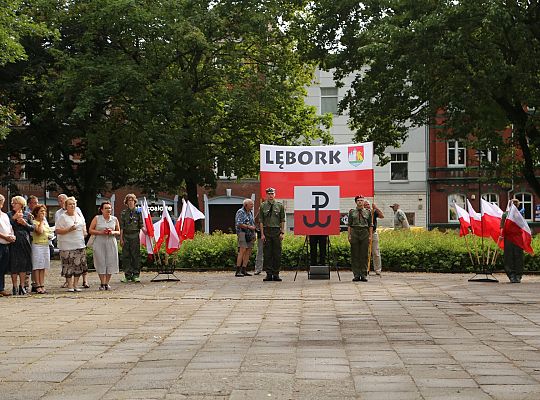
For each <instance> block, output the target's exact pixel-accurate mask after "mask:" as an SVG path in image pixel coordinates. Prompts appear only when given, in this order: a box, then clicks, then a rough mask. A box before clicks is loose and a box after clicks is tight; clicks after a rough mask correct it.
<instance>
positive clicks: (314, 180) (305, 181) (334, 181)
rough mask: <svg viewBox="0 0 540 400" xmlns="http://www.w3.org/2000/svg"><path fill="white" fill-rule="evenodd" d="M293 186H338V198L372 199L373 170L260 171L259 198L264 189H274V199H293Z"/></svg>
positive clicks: (263, 195)
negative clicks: (361, 197) (364, 197)
mask: <svg viewBox="0 0 540 400" xmlns="http://www.w3.org/2000/svg"><path fill="white" fill-rule="evenodd" d="M295 186H339V187H340V189H339V196H340V197H355V196H358V195H362V196H366V197H373V170H372V169H368V170H362V171H332V172H267V171H261V196H262V197H263V198H264V197H265V196H266V194H265V189H266V188H268V187H273V188H274V189H276V198H278V199H294V187H295Z"/></svg>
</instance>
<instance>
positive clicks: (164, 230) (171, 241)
mask: <svg viewBox="0 0 540 400" xmlns="http://www.w3.org/2000/svg"><path fill="white" fill-rule="evenodd" d="M165 239H166V240H167V241H166V242H165ZM163 242H165V251H166V252H167V254H172V253H174V252H175V251H176V250H178V248H179V247H180V240H179V238H178V234H177V232H176V230H175V228H174V224H173V222H172V219H171V217H170V215H169V211H168V210H167V205H166V204H165V202H163V213H162V214H161V226H160V232H159V239H158V240H157V243H156V247H154V253H157V252H158V251H159V249H160V247H161V246H162V244H163Z"/></svg>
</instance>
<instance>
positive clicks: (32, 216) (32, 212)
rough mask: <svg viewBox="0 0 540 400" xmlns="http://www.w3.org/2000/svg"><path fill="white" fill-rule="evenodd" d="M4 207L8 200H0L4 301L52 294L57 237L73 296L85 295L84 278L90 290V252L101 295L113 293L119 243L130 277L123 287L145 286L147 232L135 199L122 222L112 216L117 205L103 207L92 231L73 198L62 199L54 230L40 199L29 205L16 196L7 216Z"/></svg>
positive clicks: (129, 197)
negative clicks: (143, 239)
mask: <svg viewBox="0 0 540 400" xmlns="http://www.w3.org/2000/svg"><path fill="white" fill-rule="evenodd" d="M4 202H5V198H4V196H2V195H0V297H3V296H10V295H26V294H27V293H28V292H36V293H46V292H47V291H46V289H45V273H46V271H47V270H48V269H49V268H50V255H51V251H50V241H51V240H52V239H53V237H54V234H56V237H57V245H58V249H59V251H60V260H61V265H62V272H61V274H62V276H63V277H65V282H64V284H63V285H62V287H63V288H67V290H68V292H80V291H81V288H80V287H79V280H80V279H81V277H82V287H83V288H89V287H90V285H89V283H88V279H87V275H88V264H87V257H86V248H87V246H88V247H92V248H93V260H94V267H95V269H96V272H97V273H98V276H99V279H100V287H99V290H111V286H110V280H111V277H112V275H113V274H116V273H118V272H119V260H118V244H117V238H120V243H121V245H122V246H123V252H122V256H123V264H124V272H125V277H124V278H123V279H122V281H123V282H140V278H139V275H140V250H139V230H140V229H144V227H143V220H142V215H141V212H140V210H138V209H137V208H136V204H137V197H136V196H135V195H134V194H128V195H127V196H126V198H125V200H124V203H125V205H126V209H124V210H123V211H122V214H121V216H120V219H118V218H116V217H115V216H113V215H112V204H111V203H110V202H109V201H103V202H102V203H101V205H100V206H99V209H98V214H97V215H96V216H95V217H94V218H93V219H92V222H91V223H90V226H89V228H88V230H87V226H86V220H85V218H84V216H83V213H82V211H81V209H80V208H79V207H77V200H76V199H75V198H74V197H68V196H67V195H65V194H60V195H59V196H58V205H59V206H60V208H59V209H58V211H57V212H56V213H55V216H54V227H51V226H49V223H48V221H47V207H46V206H45V205H43V204H38V199H37V197H35V196H30V197H29V198H28V203H27V201H26V200H25V198H24V197H22V196H14V197H13V198H12V199H11V210H10V211H9V212H7V213H4V212H3V211H2V208H3V206H4ZM89 234H90V237H89ZM88 237H89V238H90V240H88V243H87V242H86V240H87V239H88ZM6 274H10V275H11V280H12V286H13V287H12V291H11V292H9V291H7V290H6V288H5V275H6ZM30 282H31V287H30Z"/></svg>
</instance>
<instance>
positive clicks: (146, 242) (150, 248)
mask: <svg viewBox="0 0 540 400" xmlns="http://www.w3.org/2000/svg"><path fill="white" fill-rule="evenodd" d="M152 230H153V231H154V236H153V238H154V240H155V241H156V243H157V241H158V240H159V236H160V233H161V220H159V221H157V222H156V223H155V224H153V225H152ZM156 234H157V237H156ZM139 240H140V243H141V246H145V247H146V252H147V253H148V254H154V245H153V244H152V239H151V238H150V235H147V234H145V233H144V232H143V230H142V229H141V230H140V232H139ZM162 243H163V242H162ZM160 247H161V245H160Z"/></svg>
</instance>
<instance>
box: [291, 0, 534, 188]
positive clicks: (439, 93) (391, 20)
mask: <svg viewBox="0 0 540 400" xmlns="http://www.w3.org/2000/svg"><path fill="white" fill-rule="evenodd" d="M296 26H297V27H299V29H303V31H302V33H301V35H303V37H304V38H305V40H304V41H303V42H302V43H301V46H300V48H301V49H302V50H303V52H304V54H306V55H307V58H309V59H316V60H319V62H320V63H321V65H322V66H323V67H326V68H336V76H337V77H338V79H342V78H344V77H346V76H347V75H349V74H353V75H355V79H354V81H353V83H352V86H351V90H350V91H349V92H348V93H347V95H346V96H345V98H344V99H343V101H342V102H341V105H340V108H341V109H342V110H347V111H348V113H349V115H350V118H351V126H352V127H353V128H354V129H355V130H356V131H357V133H356V139H357V140H358V141H367V140H373V141H374V142H375V149H376V152H377V154H379V155H380V156H384V151H385V148H386V147H387V146H399V144H400V143H402V142H403V140H404V139H405V138H406V135H407V132H408V130H409V127H410V125H411V124H412V125H416V126H422V125H425V124H426V123H428V122H429V123H431V124H433V125H437V127H438V128H439V129H440V133H441V136H443V137H445V138H459V139H461V140H464V141H466V142H467V144H468V145H469V146H470V147H472V148H477V149H482V150H489V149H491V148H498V149H499V155H500V157H499V165H504V166H507V167H508V170H503V169H501V170H500V171H499V173H500V176H501V177H502V178H506V179H508V176H509V175H510V176H514V177H515V178H519V177H520V176H519V173H518V172H517V169H516V170H515V171H514V170H513V168H515V167H519V168H521V171H522V173H523V177H524V178H525V179H526V180H527V181H528V182H529V183H530V184H531V186H532V187H533V188H534V190H535V192H536V193H537V194H538V195H540V183H539V182H538V179H537V177H536V176H535V173H534V171H535V167H537V166H538V165H539V162H540V131H539V129H538V128H539V123H540V113H538V111H534V110H532V111H531V110H527V108H526V107H524V106H531V107H535V110H537V109H538V106H539V105H540V75H539V74H538V71H539V70H540V29H539V27H540V12H539V5H538V2H536V1H534V2H508V1H505V0H468V1H433V0H397V1H384V0H368V1H349V0H321V1H317V2H312V4H311V6H310V8H309V10H306V12H305V13H303V14H300V15H299V20H298V24H297V25H296ZM441 112H443V113H444V114H439V116H440V117H441V118H438V119H435V118H434V117H435V116H436V115H437V114H438V113H441ZM510 125H512V127H513V131H514V135H513V136H512V137H510V138H503V137H502V136H501V132H502V131H504V130H505V129H507V128H508V127H509V126H510ZM516 148H517V149H518V150H519V151H518V152H519V153H521V154H522V155H523V158H518V157H515V154H516ZM516 163H517V164H516ZM491 167H493V168H495V167H494V166H491ZM497 168H500V167H499V166H497Z"/></svg>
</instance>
